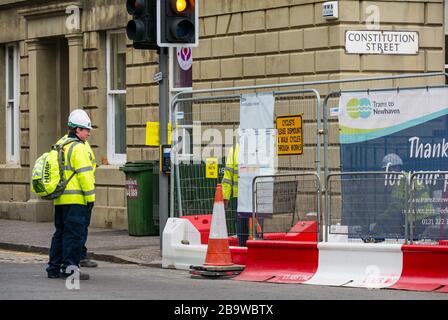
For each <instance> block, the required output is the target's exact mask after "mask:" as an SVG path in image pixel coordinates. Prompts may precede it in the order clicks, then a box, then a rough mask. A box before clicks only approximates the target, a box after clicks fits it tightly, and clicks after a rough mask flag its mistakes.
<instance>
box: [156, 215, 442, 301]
mask: <svg viewBox="0 0 448 320" xmlns="http://www.w3.org/2000/svg"><path fill="white" fill-rule="evenodd" d="M205 218H206V216H201V217H200V220H198V221H200V222H201V223H202V224H204V225H206V224H208V223H203V221H202V220H203V219H205ZM309 227H310V226H309ZM199 229H200V230H198V226H197V224H196V223H195V224H193V223H192V222H191V219H173V218H171V219H169V220H168V223H167V225H166V227H165V230H164V232H163V251H162V252H163V253H162V255H163V259H162V265H163V267H164V268H176V269H185V270H188V269H189V268H190V266H191V265H201V264H203V263H204V261H205V255H206V251H207V245H204V244H203V241H204V235H203V234H204V233H206V232H208V230H207V227H204V228H199ZM288 234H290V238H292V239H294V240H295V241H285V239H286V234H285V235H282V236H281V237H279V238H282V239H281V240H257V241H252V240H249V241H247V246H248V247H247V248H240V247H230V252H231V255H232V261H233V263H235V264H241V265H245V266H246V268H245V270H244V271H243V272H242V273H241V274H240V275H239V276H238V277H236V278H235V280H241V281H259V282H277V283H301V284H309V285H328V286H346V287H363V288H378V289H379V288H388V289H398V290H413V291H435V292H443V293H448V245H446V244H444V243H441V244H440V245H399V244H385V243H378V244H373V243H372V244H368V243H343V242H337V243H334V242H325V243H317V242H313V241H310V240H312V238H309V239H308V235H307V237H305V238H303V237H302V236H300V232H298V233H297V234H294V233H293V232H290V233H288ZM274 238H275V237H274ZM296 239H304V240H305V241H297V240H296Z"/></svg>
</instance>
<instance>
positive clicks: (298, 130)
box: [276, 115, 303, 156]
mask: <svg viewBox="0 0 448 320" xmlns="http://www.w3.org/2000/svg"><path fill="white" fill-rule="evenodd" d="M276 123H277V135H278V143H277V154H278V155H279V156H294V155H302V154H303V130H302V116H301V115H289V116H280V117H277V119H276Z"/></svg>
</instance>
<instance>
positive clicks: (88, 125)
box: [68, 109, 92, 129]
mask: <svg viewBox="0 0 448 320" xmlns="http://www.w3.org/2000/svg"><path fill="white" fill-rule="evenodd" d="M68 126H69V127H70V128H77V127H79V128H85V129H92V122H91V121H90V118H89V116H88V115H87V113H86V112H85V111H84V110H82V109H76V110H74V111H73V112H72V113H70V116H69V117H68Z"/></svg>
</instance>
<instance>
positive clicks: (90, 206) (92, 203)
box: [87, 202, 95, 210]
mask: <svg viewBox="0 0 448 320" xmlns="http://www.w3.org/2000/svg"><path fill="white" fill-rule="evenodd" d="M94 206H95V202H87V208H89V210H92V209H93V207H94Z"/></svg>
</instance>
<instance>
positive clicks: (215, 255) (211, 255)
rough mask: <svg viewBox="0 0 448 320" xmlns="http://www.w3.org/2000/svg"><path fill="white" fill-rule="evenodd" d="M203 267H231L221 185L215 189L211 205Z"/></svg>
mask: <svg viewBox="0 0 448 320" xmlns="http://www.w3.org/2000/svg"><path fill="white" fill-rule="evenodd" d="M204 265H205V266H231V265H233V262H232V255H231V254H230V247H229V237H228V234H227V225H226V213H225V210H224V199H223V196H222V185H221V184H218V185H217V187H216V194H215V202H214V204H213V215H212V225H211V226H210V236H209V239H208V248H207V255H206V258H205V263H204Z"/></svg>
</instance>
